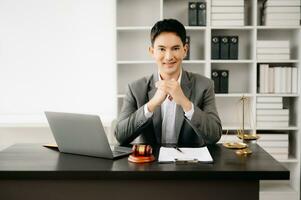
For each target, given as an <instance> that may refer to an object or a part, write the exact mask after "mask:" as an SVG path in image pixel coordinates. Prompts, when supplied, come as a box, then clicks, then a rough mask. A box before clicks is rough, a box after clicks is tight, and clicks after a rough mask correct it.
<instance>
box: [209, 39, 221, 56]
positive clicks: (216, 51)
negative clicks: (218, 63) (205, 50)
mask: <svg viewBox="0 0 301 200" xmlns="http://www.w3.org/2000/svg"><path fill="white" fill-rule="evenodd" d="M219 58H220V37H218V36H212V38H211V59H219Z"/></svg>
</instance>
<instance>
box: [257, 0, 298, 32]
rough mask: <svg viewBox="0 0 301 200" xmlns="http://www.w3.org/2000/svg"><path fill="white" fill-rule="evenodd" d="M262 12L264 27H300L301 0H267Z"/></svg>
mask: <svg viewBox="0 0 301 200" xmlns="http://www.w3.org/2000/svg"><path fill="white" fill-rule="evenodd" d="M262 8H263V9H262V11H261V20H262V25H266V26H298V25H300V0H286V1H279V0H266V1H264V2H263V6H262Z"/></svg>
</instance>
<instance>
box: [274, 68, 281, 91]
mask: <svg viewBox="0 0 301 200" xmlns="http://www.w3.org/2000/svg"><path fill="white" fill-rule="evenodd" d="M274 91H275V93H280V92H281V67H274Z"/></svg>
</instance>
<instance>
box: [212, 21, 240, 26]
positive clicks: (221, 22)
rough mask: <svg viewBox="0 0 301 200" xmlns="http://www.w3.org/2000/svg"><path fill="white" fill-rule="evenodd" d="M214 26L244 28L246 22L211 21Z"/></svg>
mask: <svg viewBox="0 0 301 200" xmlns="http://www.w3.org/2000/svg"><path fill="white" fill-rule="evenodd" d="M211 25H212V26H244V20H211Z"/></svg>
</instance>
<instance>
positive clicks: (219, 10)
mask: <svg viewBox="0 0 301 200" xmlns="http://www.w3.org/2000/svg"><path fill="white" fill-rule="evenodd" d="M211 13H244V6H232V7H229V6H227V7H225V6H212V7H211Z"/></svg>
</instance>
